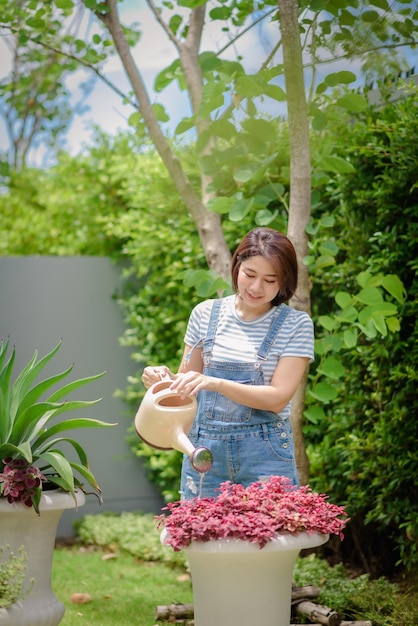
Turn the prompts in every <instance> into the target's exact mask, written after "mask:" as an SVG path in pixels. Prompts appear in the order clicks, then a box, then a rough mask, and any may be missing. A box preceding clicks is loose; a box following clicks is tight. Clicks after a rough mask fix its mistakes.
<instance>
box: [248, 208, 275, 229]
mask: <svg viewBox="0 0 418 626" xmlns="http://www.w3.org/2000/svg"><path fill="white" fill-rule="evenodd" d="M277 215H278V211H269V210H268V209H261V210H260V211H257V213H256V214H255V219H254V221H255V223H256V224H257V226H268V225H269V224H271V222H272V221H273V220H274V219H275V218H276V217H277Z"/></svg>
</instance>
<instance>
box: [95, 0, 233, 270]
mask: <svg viewBox="0 0 418 626" xmlns="http://www.w3.org/2000/svg"><path fill="white" fill-rule="evenodd" d="M107 4H108V7H109V12H108V13H107V14H105V15H101V14H99V17H100V18H101V19H102V20H103V22H104V23H105V24H106V26H107V28H108V30H109V33H110V35H111V36H112V39H113V42H114V44H115V47H116V50H117V52H118V54H119V57H120V59H121V61H122V64H123V67H124V69H125V72H126V75H127V77H128V79H129V82H130V84H131V86H132V89H133V91H134V93H135V95H136V98H137V100H138V108H139V110H140V112H141V115H142V117H143V119H144V123H145V125H146V127H147V129H148V132H149V136H150V138H151V140H152V142H153V143H154V146H155V148H156V150H157V152H158V154H159V155H160V157H161V159H162V161H163V163H164V165H165V166H166V168H167V170H168V172H169V174H170V177H171V179H172V181H173V182H174V184H175V186H176V188H177V191H178V192H179V194H180V196H181V198H182V200H183V202H184V204H185V205H186V207H187V210H188V211H189V213H190V215H191V217H192V219H193V221H194V223H195V224H196V228H197V231H198V233H199V237H200V241H201V243H202V247H203V250H204V251H205V256H206V260H207V263H208V266H209V268H210V269H212V270H214V271H215V272H216V273H217V274H218V275H219V276H222V277H223V278H228V277H229V271H230V263H231V254H230V252H229V249H228V246H227V245H226V241H225V237H224V233H223V230H222V226H221V219H220V215H218V214H217V213H214V212H210V211H208V210H207V209H206V207H205V205H204V203H203V202H202V201H201V199H200V198H199V196H198V195H197V193H196V191H195V190H194V188H193V186H192V184H191V182H190V180H189V178H188V177H187V175H186V173H185V172H184V170H183V168H182V166H181V163H180V161H179V159H178V158H177V156H176V154H175V153H174V152H173V150H172V149H171V146H170V144H169V142H168V141H167V139H166V138H165V137H164V135H163V133H162V131H161V128H160V126H159V123H158V120H157V118H156V116H155V113H154V109H153V108H152V104H151V101H150V99H149V96H148V92H147V89H146V86H145V83H144V81H143V79H142V76H141V74H140V72H139V70H138V67H137V65H136V63H135V61H134V59H133V57H132V54H131V51H130V47H129V44H128V42H127V40H126V37H125V34H124V32H123V29H122V26H121V24H120V21H119V15H118V11H117V0H108V2H107Z"/></svg>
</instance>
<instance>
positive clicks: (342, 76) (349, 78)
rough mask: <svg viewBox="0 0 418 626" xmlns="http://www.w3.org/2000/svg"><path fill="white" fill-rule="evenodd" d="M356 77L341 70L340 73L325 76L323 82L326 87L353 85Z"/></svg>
mask: <svg viewBox="0 0 418 626" xmlns="http://www.w3.org/2000/svg"><path fill="white" fill-rule="evenodd" d="M356 80H357V77H356V75H355V74H353V72H349V71H346V70H343V71H341V72H333V73H332V74H328V76H325V79H324V82H325V84H326V85H328V87H336V86H337V85H349V84H350V83H354V82H355V81H356Z"/></svg>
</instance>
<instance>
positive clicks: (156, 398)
mask: <svg viewBox="0 0 418 626" xmlns="http://www.w3.org/2000/svg"><path fill="white" fill-rule="evenodd" d="M170 385H171V381H170V380H168V381H167V380H161V381H158V382H157V383H154V384H153V385H152V386H151V387H150V388H149V389H148V391H147V392H146V394H145V396H144V398H143V400H142V402H141V404H140V406H139V409H138V412H137V414H136V416H135V429H136V432H137V433H138V435H139V436H140V437H141V439H142V440H143V441H144V442H145V443H147V444H148V445H150V446H152V447H153V448H158V449H159V450H172V449H173V448H174V449H175V450H178V451H179V452H183V454H187V455H188V457H189V458H190V462H191V464H192V466H193V467H194V469H195V470H196V471H198V472H201V473H205V472H207V471H209V470H210V468H211V467H212V463H213V456H212V452H211V451H210V450H209V449H208V448H203V447H200V448H195V446H194V445H193V444H192V442H191V441H190V439H189V438H188V436H187V435H188V433H189V430H190V428H191V426H192V424H193V420H194V418H195V415H196V411H197V402H196V398H194V397H191V396H186V397H185V398H182V397H181V396H180V395H179V394H178V393H176V392H175V391H173V390H172V389H170Z"/></svg>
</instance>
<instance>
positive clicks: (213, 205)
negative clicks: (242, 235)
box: [207, 196, 236, 215]
mask: <svg viewBox="0 0 418 626" xmlns="http://www.w3.org/2000/svg"><path fill="white" fill-rule="evenodd" d="M235 202H236V199H235V198H225V197H223V196H219V197H217V198H213V199H211V200H209V202H208V205H207V206H208V209H209V211H214V212H215V213H219V214H220V215H226V214H227V213H229V211H230V210H231V207H232V205H233V204H234V203H235Z"/></svg>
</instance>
